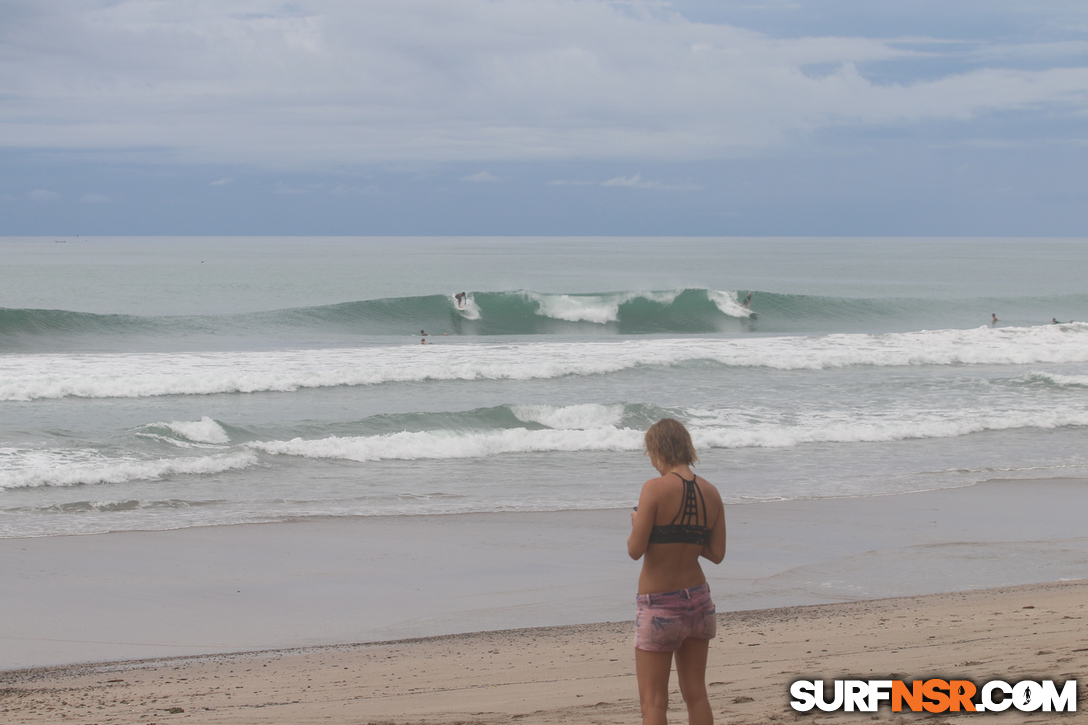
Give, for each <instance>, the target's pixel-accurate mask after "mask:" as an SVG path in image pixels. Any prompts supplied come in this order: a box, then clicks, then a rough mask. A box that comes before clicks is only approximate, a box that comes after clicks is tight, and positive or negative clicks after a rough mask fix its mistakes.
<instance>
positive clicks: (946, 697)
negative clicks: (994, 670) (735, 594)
mask: <svg viewBox="0 0 1088 725" xmlns="http://www.w3.org/2000/svg"><path fill="white" fill-rule="evenodd" d="M832 682H833V686H832V687H831V692H830V693H828V692H827V689H826V688H825V687H824V681H823V680H797V681H796V682H794V683H793V684H792V685H790V695H791V696H792V697H793V699H792V700H791V701H790V706H791V707H792V708H793V709H794V710H797V711H798V712H808V711H809V710H811V709H812V708H814V707H815V708H818V709H820V710H823V711H824V712H832V711H835V710H844V711H846V712H876V711H877V709H878V708H879V707H880V705H881V703H884V702H886V703H888V704H889V705H890V706H891V709H892V712H902V711H903V710H904V709H906V710H909V711H911V712H934V713H936V712H1003V711H1005V710H1008V709H1009V708H1010V707H1011V708H1013V709H1016V710H1019V711H1021V712H1035V711H1037V710H1041V711H1043V712H1076V711H1077V681H1076V680H1066V681H1065V683H1064V684H1062V686H1061V687H1059V686H1058V685H1057V684H1055V682H1054V680H1040V681H1034V680H1021V681H1020V682H1016V683H1012V684H1010V683H1008V682H1005V681H1004V680H990V681H989V682H987V683H985V684H983V685H982V686H981V687H978V686H976V685H975V683H973V682H971V681H970V680H940V679H929V680H910V681H905V680H833V681H832Z"/></svg>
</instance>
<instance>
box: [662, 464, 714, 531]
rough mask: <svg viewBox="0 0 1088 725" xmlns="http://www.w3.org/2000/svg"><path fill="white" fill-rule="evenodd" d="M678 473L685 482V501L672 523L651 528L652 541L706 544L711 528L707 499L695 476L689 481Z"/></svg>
mask: <svg viewBox="0 0 1088 725" xmlns="http://www.w3.org/2000/svg"><path fill="white" fill-rule="evenodd" d="M673 473H676V471H673ZM676 475H677V477H678V478H679V479H680V480H681V481H683V482H684V500H683V503H681V504H680V510H679V511H677V512H676V516H674V517H673V519H672V521H671V522H670V523H667V524H665V525H664V526H655V527H653V529H651V530H650V543H651V544H699V545H700V546H706V544H707V542H708V541H710V528H709V527H708V526H707V525H706V523H707V521H706V501H704V500H703V492H702V491H700V490H699V484H697V483H696V482H695V478H694V477H693V478H692V479H691V480H690V481H689V480H687V479H686V478H684V477H683V476H681V475H680V474H679V473H676ZM700 508H702V510H703V517H702V519H703V520H702V523H700V522H699V509H700Z"/></svg>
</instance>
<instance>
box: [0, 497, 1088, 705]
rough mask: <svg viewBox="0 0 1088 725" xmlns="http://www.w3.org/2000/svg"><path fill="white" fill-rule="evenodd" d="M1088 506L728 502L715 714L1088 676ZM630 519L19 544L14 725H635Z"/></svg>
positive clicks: (568, 517)
mask: <svg viewBox="0 0 1088 725" xmlns="http://www.w3.org/2000/svg"><path fill="white" fill-rule="evenodd" d="M1044 501H1045V502H1046V504H1047V505H1046V506H1042V505H1040V502H1044ZM1085 510H1088V485H1086V482H1084V481H1081V480H1077V479H1050V480H1044V481H1030V482H1025V481H992V482H988V483H985V484H980V485H977V486H971V487H967V488H961V489H946V490H938V491H928V492H919V493H913V494H904V495H898V496H883V497H859V498H843V499H818V500H807V501H806V500H795V501H782V502H764V503H753V504H743V505H733V506H729V507H728V509H727V517H728V521H729V550H728V552H727V556H726V560H725V562H724V563H723V564H722V565H721V566H720V567H709V566H708V567H707V573H708V578H709V581H710V582H711V586H712V589H713V591H714V596H715V600H716V602H717V604H718V611H719V620H720V630H719V637H718V640H717V641H716V642H715V644H714V646H713V647H712V650H711V652H712V654H711V662H710V670H709V680H710V682H712V683H715V684H714V685H713V687H712V688H711V692H712V699H713V704H714V707H715V709H716V712H718V713H719V717H720V719H721V720H722V721H724V722H740V723H747V722H752V723H755V722H771V721H774V720H776V719H793V718H794V717H795V713H794V712H793V711H792V710H791V709H790V708H789V706H788V697H787V690H788V686H789V683H790V682H791V681H792V680H794V679H797V678H804V679H818V678H824V679H834V678H836V677H840V678H841V677H845V676H858V677H862V676H864V677H867V678H892V679H900V678H903V679H906V678H925V677H929V676H937V675H943V676H945V677H956V678H963V679H971V680H973V681H976V682H982V681H986V680H989V679H993V678H1002V679H1007V680H1010V681H1017V680H1021V679H1050V678H1057V679H1062V680H1064V679H1070V678H1076V679H1077V680H1078V681H1081V680H1083V679H1084V676H1085V670H1086V665H1088V637H1086V636H1085V630H1084V620H1083V616H1084V614H1085V612H1084V609H1085V606H1086V605H1085V604H1084V603H1085V602H1086V601H1088V596H1086V594H1088V582H1086V581H1084V575H1085V572H1088V538H1086V537H1085V536H1084V533H1085V532H1084V527H1083V521H1082V512H1083V511H1085ZM628 526H629V523H628V517H627V512H626V511H622V510H621V511H617V510H605V511H567V512H540V513H528V514H527V513H521V514H479V515H465V516H446V517H419V518H413V517H396V518H388V519H384V518H380V517H379V518H372V519H359V518H345V519H323V520H316V521H315V520H308V521H299V522H292V523H283V524H267V525H248V526H221V527H209V528H191V529H181V530H175V531H161V532H119V533H113V534H104V535H95V536H69V537H43V538H37V539H6V540H2V541H0V559H2V561H3V564H4V569H5V575H4V577H3V580H2V582H0V602H2V605H3V606H2V607H0V611H2V612H3V617H2V618H0V642H2V643H3V647H2V650H0V668H2V670H4V671H3V672H0V688H2V693H3V694H2V699H0V715H2V718H0V719H2V720H3V721H4V722H11V723H31V722H58V721H68V722H81V723H106V722H110V723H151V722H154V723H164V722H170V721H178V720H182V719H188V720H189V721H191V722H202V723H204V722H207V723H217V722H224V723H225V722H232V723H277V722H283V723H309V722H337V723H340V722H358V723H370V722H375V723H383V722H389V723H455V722H465V723H468V722H474V723H475V722H479V723H491V722H509V721H512V720H515V719H516V720H517V721H522V722H540V723H545V722H599V723H611V722H634V721H637V719H638V717H637V713H638V705H637V701H636V688H635V680H634V674H633V656H632V651H631V650H632V644H631V623H630V620H631V617H632V611H633V605H632V598H633V594H632V587H633V582H634V579H635V577H636V575H637V568H638V564H637V563H636V562H632V561H630V559H628V558H627V557H626V554H625V552H623V551H622V548H621V545H622V542H623V540H624V537H625V535H626V529H627V527H628ZM617 542H619V543H617ZM352 643H361V644H352ZM78 663H99V664H78ZM101 663H105V664H101ZM1082 684H1083V683H1082ZM1081 699H1083V695H1082V696H1081ZM675 702H676V707H678V708H679V707H680V703H679V699H678V696H677V699H676V700H675ZM676 717H681V711H680V710H676ZM808 717H812V718H813V720H812V721H813V722H815V721H819V722H834V721H836V720H840V719H845V720H849V719H851V718H853V719H854V720H858V721H860V719H866V720H868V719H869V718H870V717H871V715H869V714H858V713H854V714H849V715H847V714H842V713H839V714H831V713H816V714H811V713H810V714H809V715H808ZM889 717H900V715H898V714H896V715H893V714H892V713H890V712H888V711H887V708H886V707H885V709H884V710H882V711H881V712H879V713H877V719H887V718H889ZM903 717H908V719H909V718H911V717H914V716H913V715H910V716H903ZM929 717H930V718H932V717H933V716H932V715H929ZM941 717H942V718H943V720H942V719H941V718H938V719H936V720H933V719H931V720H930V721H931V722H941V721H951V720H952V718H951V717H948V716H941ZM960 717H968V716H963V715H961V716H960ZM970 717H977V715H971V716H970ZM993 717H997V716H996V715H993ZM1054 717H1056V716H1055V715H1054V714H1045V713H1036V714H1034V715H1031V714H1018V713H1005V714H1004V715H1001V716H1000V719H1001V721H1002V722H1047V721H1050V720H1047V719H1045V718H1054ZM1018 718H1019V719H1018ZM1061 718H1062V721H1063V722H1081V721H1084V720H1082V719H1078V718H1083V716H1082V715H1081V714H1080V713H1078V714H1076V715H1072V716H1071V715H1062V716H1061Z"/></svg>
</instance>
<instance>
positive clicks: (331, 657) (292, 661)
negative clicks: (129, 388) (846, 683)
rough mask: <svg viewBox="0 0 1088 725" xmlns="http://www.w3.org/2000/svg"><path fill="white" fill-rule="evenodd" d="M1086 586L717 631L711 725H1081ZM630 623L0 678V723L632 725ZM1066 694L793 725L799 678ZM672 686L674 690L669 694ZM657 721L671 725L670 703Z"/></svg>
mask: <svg viewBox="0 0 1088 725" xmlns="http://www.w3.org/2000/svg"><path fill="white" fill-rule="evenodd" d="M1086 610H1088V580H1078V581H1072V582H1063V583H1056V584H1041V585H1038V584H1036V585H1028V586H1020V587H1009V588H1002V589H989V590H980V591H971V592H962V593H955V594H933V595H927V596H917V597H904V598H895V599H880V600H873V601H861V602H849V603H842V604H823V605H813V606H798V607H786V608H780V609H762V610H753V611H742V612H731V613H726V614H722V615H720V628H719V634H718V638H717V640H716V641H715V642H714V643H713V644H712V647H711V657H710V663H709V669H708V681H709V682H710V692H711V701H712V704H713V706H714V710H715V713H716V715H717V718H718V722H725V723H769V722H792V721H795V720H801V721H802V722H808V723H816V722H820V723H830V722H872V721H878V722H913V721H925V722H927V723H930V724H931V725H938V723H946V722H947V723H952V722H987V721H988V722H999V723H1002V724H1005V723H1021V722H1025V723H1044V722H1061V723H1068V724H1072V723H1088V714H1086V710H1088V707H1086V705H1088V703H1085V694H1086V693H1085V690H1084V680H1085V677H1086V675H1088V633H1086V630H1085V622H1086V620H1085V615H1086V614H1088V612H1086ZM633 669H634V668H633V654H632V645H631V624H630V623H627V622H624V623H615V624H594V625H574V626H563V627H553V628H542V629H521V630H509V631H499V632H481V633H476V634H463V635H453V636H447V637H434V638H426V639H416V640H404V641H398V642H387V643H382V644H365V645H350V646H347V645H345V646H337V647H323V648H308V649H294V650H279V651H269V652H261V653H249V654H238V655H214V656H206V657H193V658H178V659H160V660H151V661H143V662H127V663H111V664H100V665H76V666H69V667H61V668H48V669H37V670H23V671H15V672H5V673H0V721H3V722H5V723H11V724H12V725H16V724H20V723H45V722H50V723H56V722H78V723H83V724H85V725H89V724H91V723H97V724H99V725H104V724H105V723H134V724H135V723H139V724H140V725H147V724H148V723H156V724H158V725H163V724H165V723H180V722H193V723H209V724H214V723H291V724H302V723H364V724H365V723H383V724H384V723H397V724H402V723H451V724H452V723H464V724H467V723H474V724H475V723H479V724H489V723H506V722H518V723H561V722H562V723H636V722H638V721H639V717H638V702H637V698H636V687H635V677H634V672H633ZM929 676H943V677H945V678H948V677H955V678H962V679H972V680H974V681H975V682H982V681H986V680H990V679H1004V680H1006V681H1010V682H1015V681H1018V680H1024V679H1034V680H1039V679H1058V680H1066V679H1076V680H1077V681H1078V682H1079V683H1080V686H1079V690H1078V705H1079V706H1080V708H1079V711H1078V712H1077V713H1075V714H1054V713H1038V712H1037V713H1029V714H1022V713H1018V712H1015V711H1010V712H1006V713H1002V714H993V713H990V714H978V713H975V714H958V715H943V714H942V715H931V714H922V715H914V714H906V715H903V714H895V713H892V712H890V711H889V710H888V709H887V706H886V705H885V706H884V708H883V709H882V710H881V711H880V712H878V713H876V714H875V715H874V714H870V713H853V714H845V713H821V712H817V713H816V714H811V713H810V714H808V715H799V714H797V713H794V712H793V710H792V709H790V707H789V704H788V701H789V697H788V694H787V692H788V687H789V684H790V683H791V682H792V681H793V680H794V679H797V678H799V677H803V678H805V679H817V678H824V679H834V678H845V677H858V678H890V679H916V678H926V677H929ZM674 685H675V681H674ZM670 715H671V717H672V720H673V721H674V722H685V721H686V717H685V715H684V713H683V706H682V703H681V702H680V700H679V695H678V694H677V695H674V698H673V706H672V708H671V710H670Z"/></svg>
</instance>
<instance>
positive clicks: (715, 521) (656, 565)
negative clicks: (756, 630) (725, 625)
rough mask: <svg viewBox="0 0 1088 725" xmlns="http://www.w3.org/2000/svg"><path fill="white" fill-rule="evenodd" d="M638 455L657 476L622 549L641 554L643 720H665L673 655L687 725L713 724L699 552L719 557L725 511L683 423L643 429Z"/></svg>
mask: <svg viewBox="0 0 1088 725" xmlns="http://www.w3.org/2000/svg"><path fill="white" fill-rule="evenodd" d="M645 443H646V454H647V455H648V456H649V457H650V463H651V464H653V467H654V468H656V469H657V471H658V473H660V474H661V476H660V477H659V478H651V479H650V480H649V481H647V482H646V483H644V484H643V485H642V494H641V495H640V496H639V499H638V506H636V507H635V511H634V513H632V514H631V535H630V536H629V537H628V539H627V553H629V554H630V555H631V558H632V559H636V560H637V559H640V558H641V559H642V573H641V574H640V575H639V578H638V598H637V601H638V610H637V612H636V615H635V672H636V673H637V675H638V696H639V701H640V703H641V705H642V722H643V725H661V724H662V723H665V722H667V720H666V711H667V709H668V705H669V674H670V672H671V670H672V660H673V655H674V654H675V656H676V675H677V677H678V678H679V680H680V694H681V695H683V697H684V702H685V704H687V708H688V722H689V723H690V724H691V725H709V724H710V723H713V722H714V713H713V712H712V711H711V709H710V700H709V699H708V698H707V693H706V658H707V650H708V647H709V644H710V640H711V639H712V638H713V637H714V634H715V632H716V631H717V619H716V615H715V611H714V602H713V601H711V599H710V587H709V585H708V584H707V581H706V576H705V575H704V574H703V569H702V567H701V566H700V565H699V557H706V558H707V559H709V560H710V561H712V562H714V563H715V564H719V563H721V561H722V559H724V558H725V511H724V509H723V507H722V498H721V495H720V494H719V493H718V489H716V488H714V486H713V485H712V484H710V483H709V482H708V481H706V480H705V479H703V478H700V477H698V476H696V475H695V474H694V473H692V471H691V464H693V463H695V462H696V461H698V460H699V458H698V456H696V455H695V446H694V445H692V442H691V435H690V434H689V433H688V431H687V428H685V427H684V425H683V423H681V422H679V421H677V420H673V419H671V418H663V419H661V420H659V421H657V422H656V423H654V424H653V425H652V426H650V429H649V430H648V431H646V438H645Z"/></svg>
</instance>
